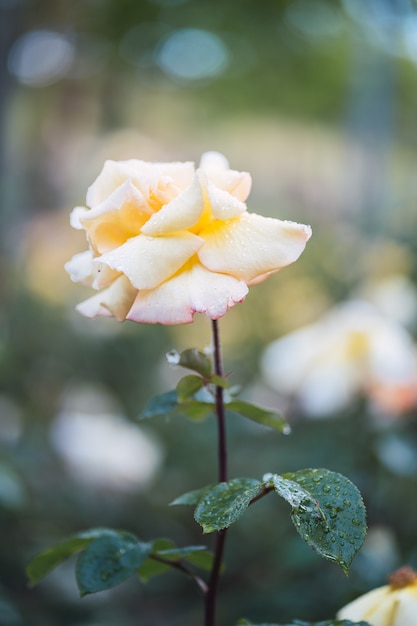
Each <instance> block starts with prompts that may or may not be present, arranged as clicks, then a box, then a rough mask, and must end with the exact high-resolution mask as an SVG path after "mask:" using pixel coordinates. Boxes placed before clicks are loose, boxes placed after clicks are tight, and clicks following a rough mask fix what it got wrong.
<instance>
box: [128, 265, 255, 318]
mask: <svg viewBox="0 0 417 626" xmlns="http://www.w3.org/2000/svg"><path fill="white" fill-rule="evenodd" d="M247 292H248V288H247V286H246V284H245V283H244V282H242V281H238V280H236V279H234V278H233V277H231V276H226V275H223V274H213V273H212V272H209V271H207V270H206V269H205V268H204V267H202V266H201V265H200V264H196V265H194V266H193V267H192V268H190V269H189V270H187V271H184V272H182V273H181V274H178V275H177V276H175V277H174V278H172V279H171V280H168V281H167V282H165V283H163V284H162V285H160V286H159V287H158V288H157V289H153V290H150V291H140V292H138V294H137V296H136V300H135V302H134V304H133V306H132V308H131V310H130V311H129V314H128V315H127V319H129V320H132V321H135V322H142V323H145V324H157V323H159V324H166V325H174V324H189V323H190V322H192V321H193V316H194V313H203V314H205V315H207V316H208V317H210V318H211V319H218V318H219V317H222V316H223V315H224V314H225V313H226V312H227V310H228V309H230V308H231V307H232V306H234V305H235V304H237V303H238V302H242V300H244V298H245V296H246V294H247Z"/></svg>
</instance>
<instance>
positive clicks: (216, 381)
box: [210, 374, 230, 389]
mask: <svg viewBox="0 0 417 626" xmlns="http://www.w3.org/2000/svg"><path fill="white" fill-rule="evenodd" d="M210 382H211V384H212V385H216V387H222V389H229V388H230V385H229V383H228V381H227V380H226V379H225V378H222V376H218V375H217V374H213V376H212V377H211V378H210Z"/></svg>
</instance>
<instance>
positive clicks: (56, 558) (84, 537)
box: [26, 528, 115, 585]
mask: <svg viewBox="0 0 417 626" xmlns="http://www.w3.org/2000/svg"><path fill="white" fill-rule="evenodd" d="M113 534H115V531H114V530H111V529H110V528H92V529H90V530H87V531H83V532H80V533H77V534H76V535H73V536H72V537H68V539H65V540H64V541H61V542H60V543H57V544H56V545H54V546H52V547H50V548H48V549H47V550H45V551H44V552H42V553H41V554H38V555H37V556H35V557H34V558H33V559H32V560H31V561H30V563H29V564H28V566H27V568H26V573H27V576H28V578H29V582H30V584H31V585H36V584H37V583H38V582H39V581H40V580H42V578H44V577H45V576H46V575H47V574H49V572H51V571H52V570H54V569H55V568H56V567H58V565H60V564H61V563H63V561H66V559H68V558H69V557H70V556H71V555H72V554H75V553H76V552H79V551H80V550H82V549H83V548H85V547H86V546H88V544H89V543H91V542H92V541H93V540H94V539H97V538H98V537H103V536H107V535H113Z"/></svg>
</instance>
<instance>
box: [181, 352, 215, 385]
mask: <svg viewBox="0 0 417 626" xmlns="http://www.w3.org/2000/svg"><path fill="white" fill-rule="evenodd" d="M178 365H181V366H182V367H185V368H187V369H189V370H193V371H194V372H197V373H198V374H201V376H203V378H205V379H206V380H207V379H209V378H210V376H211V372H212V366H211V361H210V359H209V358H208V356H207V355H206V354H204V353H203V352H200V351H199V350H197V349H196V348H189V349H188V350H184V351H183V352H181V354H180V359H179V362H178Z"/></svg>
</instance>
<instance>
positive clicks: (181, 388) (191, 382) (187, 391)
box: [176, 374, 204, 402]
mask: <svg viewBox="0 0 417 626" xmlns="http://www.w3.org/2000/svg"><path fill="white" fill-rule="evenodd" d="M203 385H204V380H203V379H202V378H201V376H195V375H194V374H190V375H189V376H184V378H181V380H180V381H179V383H178V385H177V387H176V391H177V397H178V401H179V402H184V401H186V400H188V399H189V398H192V397H193V395H194V394H195V393H197V391H199V390H200V389H201V387H203Z"/></svg>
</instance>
